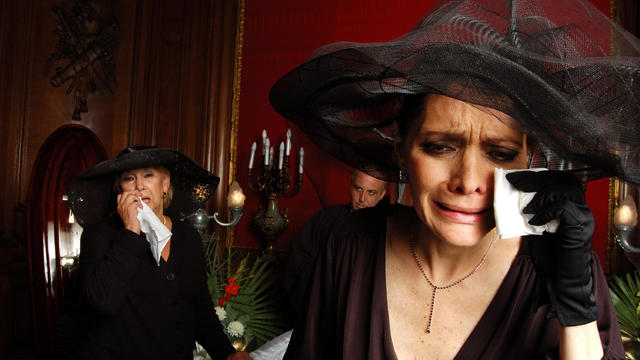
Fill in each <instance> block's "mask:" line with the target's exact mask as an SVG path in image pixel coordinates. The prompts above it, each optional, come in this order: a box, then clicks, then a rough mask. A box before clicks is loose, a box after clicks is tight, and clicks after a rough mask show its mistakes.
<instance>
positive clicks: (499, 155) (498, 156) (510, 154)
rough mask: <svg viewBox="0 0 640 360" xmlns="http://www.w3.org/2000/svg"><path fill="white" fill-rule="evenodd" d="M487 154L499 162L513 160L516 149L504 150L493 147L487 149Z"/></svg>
mask: <svg viewBox="0 0 640 360" xmlns="http://www.w3.org/2000/svg"><path fill="white" fill-rule="evenodd" d="M488 154H489V156H490V157H491V158H492V159H494V160H496V161H499V162H508V161H513V160H514V159H515V158H516V157H517V156H518V152H517V151H512V150H506V149H494V150H491V151H489V153H488Z"/></svg>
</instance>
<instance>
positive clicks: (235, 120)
mask: <svg viewBox="0 0 640 360" xmlns="http://www.w3.org/2000/svg"><path fill="white" fill-rule="evenodd" d="M237 12H238V15H237V19H238V20H237V23H236V42H235V54H234V68H233V103H232V108H231V141H230V144H229V178H228V182H227V184H229V185H231V183H232V182H233V181H234V180H235V179H236V176H237V175H236V174H237V168H238V166H237V163H238V129H239V126H240V119H239V116H240V84H241V80H242V41H243V37H244V0H239V1H238V11H237ZM244 191H247V190H244ZM228 215H229V212H227V216H228ZM233 229H234V228H227V232H226V241H227V246H231V245H233V235H234V231H233Z"/></svg>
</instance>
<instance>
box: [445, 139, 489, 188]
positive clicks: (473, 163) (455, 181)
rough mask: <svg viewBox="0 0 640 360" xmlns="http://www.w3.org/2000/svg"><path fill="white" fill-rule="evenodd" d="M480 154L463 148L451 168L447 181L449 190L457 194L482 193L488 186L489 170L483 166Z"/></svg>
mask: <svg viewBox="0 0 640 360" xmlns="http://www.w3.org/2000/svg"><path fill="white" fill-rule="evenodd" d="M480 157H481V154H479V153H478V152H477V151H474V150H465V151H464V152H463V153H462V154H461V157H460V161H458V164H457V166H456V167H455V168H454V169H452V178H451V180H450V182H449V190H450V191H452V192H456V193H459V194H464V195H469V194H473V193H480V194H483V193H485V192H486V191H487V188H488V187H489V186H488V185H489V184H488V182H489V181H490V180H491V179H490V178H491V172H490V171H486V169H485V166H483V165H484V164H483V162H482V159H481V158H480Z"/></svg>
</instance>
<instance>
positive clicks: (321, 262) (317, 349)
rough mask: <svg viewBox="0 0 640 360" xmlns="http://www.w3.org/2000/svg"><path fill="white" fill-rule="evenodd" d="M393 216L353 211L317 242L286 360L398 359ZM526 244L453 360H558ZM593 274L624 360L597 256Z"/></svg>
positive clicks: (604, 335) (617, 355) (609, 333)
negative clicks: (388, 270)
mask: <svg viewBox="0 0 640 360" xmlns="http://www.w3.org/2000/svg"><path fill="white" fill-rule="evenodd" d="M389 211H393V207H392V208H387V209H384V208H382V209H363V210H359V211H356V212H355V213H353V214H350V215H349V216H346V217H344V218H341V219H339V220H337V221H335V220H334V221H335V223H333V224H329V225H328V226H330V227H332V229H333V230H332V231H331V234H330V235H329V237H328V239H315V240H313V241H312V242H321V243H325V244H326V246H325V247H324V250H323V251H322V252H321V253H320V257H319V258H318V260H317V262H316V266H315V272H314V273H313V280H312V282H311V284H310V290H309V291H310V296H309V302H308V304H307V310H306V316H305V317H303V318H301V319H297V322H296V324H295V326H294V331H293V334H292V338H291V342H290V343H289V347H288V349H287V353H286V354H285V359H311V360H313V359H318V360H320V359H371V360H381V359H396V358H397V357H396V355H395V351H394V349H393V343H392V341H391V335H390V330H389V313H388V309H387V292H386V277H385V235H386V218H387V215H389V214H388V212H389ZM314 219H315V220H321V219H322V218H314ZM318 226H320V225H318V224H316V225H315V226H307V227H305V228H304V229H305V230H307V231H308V230H311V229H313V228H317V227H318ZM321 227H322V226H321ZM315 234H316V233H313V232H311V231H308V232H305V233H303V234H300V235H301V236H311V237H313V236H315ZM325 235H326V234H325ZM528 241H529V239H528V238H525V239H524V240H523V241H522V245H521V247H520V251H519V253H518V255H517V256H516V258H515V260H514V262H513V264H512V265H511V268H510V269H509V271H508V273H507V275H506V276H505V278H504V280H503V282H502V284H501V286H500V288H499V289H498V292H497V293H496V296H495V297H494V299H493V300H492V302H491V303H490V304H489V307H488V308H487V310H486V311H485V313H484V315H483V316H482V318H481V319H480V321H479V322H478V324H477V325H476V327H475V329H474V330H473V331H472V333H471V334H470V336H469V338H468V339H467V341H466V342H465V343H464V344H463V346H462V348H461V349H460V351H459V353H458V354H457V355H456V357H455V359H519V360H524V359H554V358H557V357H558V342H559V337H558V328H557V323H556V321H555V320H552V319H549V316H548V315H549V305H548V302H545V299H547V296H546V291H545V290H544V284H543V281H541V279H540V278H538V276H537V275H536V272H535V269H534V267H533V263H532V260H531V257H530V255H529V252H528V247H527V243H528ZM592 271H593V278H594V291H595V296H596V301H597V306H598V314H599V316H598V321H597V324H598V329H599V332H600V338H601V340H602V343H603V344H604V347H605V358H608V359H624V350H623V347H622V342H621V338H620V331H619V328H618V323H617V318H616V314H615V310H614V308H613V304H612V302H611V297H610V295H609V288H608V286H607V281H606V279H605V276H604V273H603V272H602V268H601V266H600V263H599V262H598V259H597V257H596V256H595V255H594V256H593V261H592ZM428 351H429V349H425V352H428Z"/></svg>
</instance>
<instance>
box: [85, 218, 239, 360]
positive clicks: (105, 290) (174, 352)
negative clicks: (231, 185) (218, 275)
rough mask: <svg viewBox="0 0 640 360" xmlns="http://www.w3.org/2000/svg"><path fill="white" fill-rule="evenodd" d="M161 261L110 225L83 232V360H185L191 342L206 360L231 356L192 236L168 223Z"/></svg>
mask: <svg viewBox="0 0 640 360" xmlns="http://www.w3.org/2000/svg"><path fill="white" fill-rule="evenodd" d="M172 232H173V235H172V237H171V252H170V255H169V258H168V261H167V262H165V261H164V260H161V261H160V266H158V265H157V263H156V261H155V260H154V258H153V256H152V254H151V250H150V248H149V244H148V243H147V241H146V240H145V238H144V236H143V235H137V234H135V233H133V232H131V231H129V230H125V229H124V228H123V224H122V221H121V220H120V219H119V218H117V219H110V220H106V221H105V222H102V223H99V224H96V225H93V226H90V227H88V228H87V229H85V230H84V232H83V234H82V239H81V253H80V274H79V276H80V278H79V281H80V286H81V294H82V295H83V296H84V298H85V301H86V303H87V304H88V308H89V311H90V314H91V317H92V321H91V323H90V329H89V331H88V334H87V335H88V341H86V343H85V344H83V346H81V348H80V358H86V359H137V360H139V359H192V358H193V356H192V349H193V347H194V341H196V340H197V341H198V342H199V343H200V344H201V345H202V346H203V347H204V348H205V349H206V350H207V352H208V353H209V354H210V355H211V356H212V357H213V358H214V359H224V358H226V357H227V356H228V355H229V354H230V353H232V352H233V351H234V349H233V347H232V346H231V344H230V343H229V341H228V339H227V337H226V335H225V334H224V332H223V330H222V326H221V325H220V322H219V321H218V319H217V317H216V315H215V311H214V307H213V303H212V301H211V296H210V294H209V290H208V288H207V282H206V265H205V258H204V252H203V249H202V242H201V238H200V235H199V234H198V233H197V232H196V231H195V230H194V229H193V228H191V227H190V226H188V225H187V224H184V223H182V222H179V221H175V222H174V223H173V229H172Z"/></svg>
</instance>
